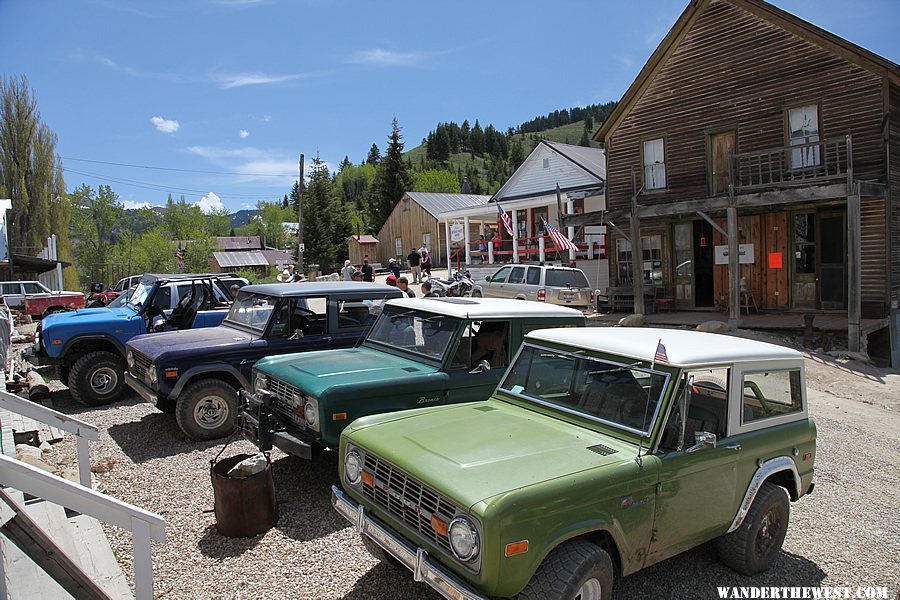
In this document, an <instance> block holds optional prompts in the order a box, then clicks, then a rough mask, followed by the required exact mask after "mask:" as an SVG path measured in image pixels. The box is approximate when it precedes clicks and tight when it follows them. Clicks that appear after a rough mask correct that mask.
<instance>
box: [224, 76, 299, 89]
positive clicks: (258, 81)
mask: <svg viewBox="0 0 900 600" xmlns="http://www.w3.org/2000/svg"><path fill="white" fill-rule="evenodd" d="M301 77H307V75H305V74H303V73H294V74H291V75H271V74H269V73H226V74H221V75H214V76H213V77H212V79H213V81H215V82H216V83H218V84H219V87H220V88H222V89H226V90H229V89H231V88H236V87H243V86H245V85H263V84H267V83H281V82H283V81H293V80H294V79H300V78H301Z"/></svg>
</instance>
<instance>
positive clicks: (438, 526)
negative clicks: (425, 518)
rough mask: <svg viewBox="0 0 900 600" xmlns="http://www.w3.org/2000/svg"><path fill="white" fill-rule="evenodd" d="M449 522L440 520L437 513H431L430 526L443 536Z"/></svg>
mask: <svg viewBox="0 0 900 600" xmlns="http://www.w3.org/2000/svg"><path fill="white" fill-rule="evenodd" d="M449 527H450V524H449V523H447V522H445V521H442V520H441V519H440V518H439V517H438V516H437V515H431V528H432V529H434V530H435V531H436V532H437V533H439V534H441V535H442V536H444V537H447V529H448V528H449Z"/></svg>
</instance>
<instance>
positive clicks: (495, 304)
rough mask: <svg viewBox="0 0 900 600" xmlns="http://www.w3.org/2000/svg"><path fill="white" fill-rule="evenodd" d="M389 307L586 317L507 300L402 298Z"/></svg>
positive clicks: (489, 315) (477, 315) (469, 314)
mask: <svg viewBox="0 0 900 600" xmlns="http://www.w3.org/2000/svg"><path fill="white" fill-rule="evenodd" d="M388 304H389V305H391V306H393V305H397V306H403V307H404V308H408V309H410V310H424V311H428V312H432V313H440V314H442V315H447V316H450V317H459V318H462V319H466V318H469V319H495V318H496V319H502V318H516V317H519V318H524V317H556V318H559V317H582V318H583V317H584V315H583V314H582V313H581V311H578V310H575V309H574V308H569V307H567V306H557V305H555V304H544V303H543V302H530V301H528V300H512V299H506V298H398V299H394V300H390V301H388Z"/></svg>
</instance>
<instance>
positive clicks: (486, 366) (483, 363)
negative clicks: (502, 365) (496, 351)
mask: <svg viewBox="0 0 900 600" xmlns="http://www.w3.org/2000/svg"><path fill="white" fill-rule="evenodd" d="M490 370H491V363H489V362H488V361H487V360H486V359H483V358H482V359H481V360H479V361H478V365H476V366H475V368H474V369H472V370H471V371H469V373H484V372H485V371H490Z"/></svg>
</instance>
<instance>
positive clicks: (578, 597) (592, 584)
mask: <svg viewBox="0 0 900 600" xmlns="http://www.w3.org/2000/svg"><path fill="white" fill-rule="evenodd" d="M602 596H603V587H602V586H601V585H600V581H598V580H597V579H594V578H593V577H592V578H590V579H588V580H587V581H585V582H584V583H583V584H582V586H581V589H579V590H578V592H576V593H575V600H601V597H602Z"/></svg>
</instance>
